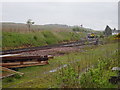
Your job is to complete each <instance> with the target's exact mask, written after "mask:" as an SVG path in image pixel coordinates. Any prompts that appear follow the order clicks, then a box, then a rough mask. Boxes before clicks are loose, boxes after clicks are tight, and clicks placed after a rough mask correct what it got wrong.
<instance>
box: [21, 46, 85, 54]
mask: <svg viewBox="0 0 120 90" xmlns="http://www.w3.org/2000/svg"><path fill="white" fill-rule="evenodd" d="M85 46H86V45H84V46H75V47H55V48H51V49H45V50H36V51H29V52H23V53H20V54H21V55H25V56H29V55H34V56H44V55H53V56H59V55H64V54H66V53H69V52H74V51H80V50H81V48H83V47H85Z"/></svg>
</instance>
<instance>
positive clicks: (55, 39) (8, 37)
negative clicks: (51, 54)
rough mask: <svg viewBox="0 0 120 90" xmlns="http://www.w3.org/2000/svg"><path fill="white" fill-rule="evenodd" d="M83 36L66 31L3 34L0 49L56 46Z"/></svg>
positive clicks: (83, 34)
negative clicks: (0, 47)
mask: <svg viewBox="0 0 120 90" xmlns="http://www.w3.org/2000/svg"><path fill="white" fill-rule="evenodd" d="M84 36H85V33H81V34H77V33H75V32H68V31H64V32H54V31H48V30H43V31H39V32H38V31H37V32H29V33H17V32H3V36H2V47H3V49H14V48H23V47H33V46H43V45H49V44H57V43H61V42H65V41H74V40H79V39H80V38H81V37H84ZM6 47H7V48H6Z"/></svg>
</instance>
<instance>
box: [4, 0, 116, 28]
mask: <svg viewBox="0 0 120 90" xmlns="http://www.w3.org/2000/svg"><path fill="white" fill-rule="evenodd" d="M28 19H32V20H33V21H34V22H35V24H42V25H43V24H67V25H80V24H83V26H84V27H87V28H91V29H95V30H104V29H105V26H106V25H109V26H110V27H111V28H118V3H117V2H32V3H31V2H3V3H2V21H3V22H16V23H25V22H26V21H27V20H28Z"/></svg>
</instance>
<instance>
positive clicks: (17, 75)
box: [14, 74, 22, 79]
mask: <svg viewBox="0 0 120 90" xmlns="http://www.w3.org/2000/svg"><path fill="white" fill-rule="evenodd" d="M21 77H22V76H21V75H20V74H15V75H14V78H16V79H20V78H21Z"/></svg>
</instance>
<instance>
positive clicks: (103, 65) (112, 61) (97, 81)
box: [80, 51, 118, 88]
mask: <svg viewBox="0 0 120 90" xmlns="http://www.w3.org/2000/svg"><path fill="white" fill-rule="evenodd" d="M117 57H118V51H115V53H113V55H112V56H111V57H106V58H101V59H100V60H99V63H98V65H97V66H96V67H94V68H92V69H90V70H89V71H88V72H86V73H84V74H82V76H81V78H80V85H81V87H82V88H116V86H117V85H112V84H111V83H109V81H108V80H109V79H110V76H116V75H117V73H116V72H112V70H111V69H112V67H114V66H118V58H117Z"/></svg>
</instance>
